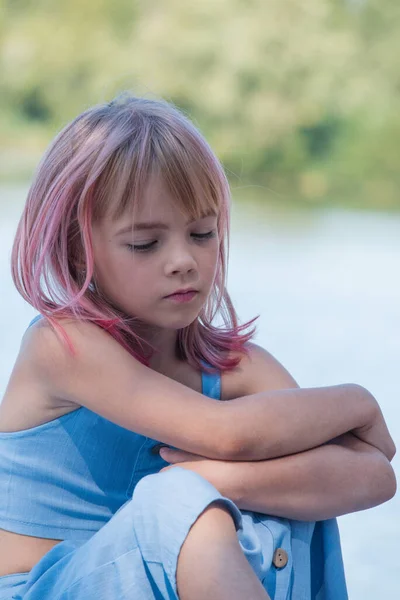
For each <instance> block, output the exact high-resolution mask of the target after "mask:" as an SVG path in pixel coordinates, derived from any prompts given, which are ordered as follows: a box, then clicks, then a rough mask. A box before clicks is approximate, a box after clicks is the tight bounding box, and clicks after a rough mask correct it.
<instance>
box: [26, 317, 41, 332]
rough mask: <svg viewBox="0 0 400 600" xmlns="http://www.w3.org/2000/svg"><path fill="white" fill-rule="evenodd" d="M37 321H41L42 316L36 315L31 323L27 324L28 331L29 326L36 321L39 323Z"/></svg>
mask: <svg viewBox="0 0 400 600" xmlns="http://www.w3.org/2000/svg"><path fill="white" fill-rule="evenodd" d="M39 319H43V315H36V317H35V318H34V319H32V321H31V322H30V323H29V325H28V329H29V327H30V326H31V325H33V324H34V323H36V321H39Z"/></svg>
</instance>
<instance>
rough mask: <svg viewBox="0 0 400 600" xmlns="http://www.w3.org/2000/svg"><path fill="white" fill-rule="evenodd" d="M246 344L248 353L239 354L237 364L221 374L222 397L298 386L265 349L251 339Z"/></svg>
mask: <svg viewBox="0 0 400 600" xmlns="http://www.w3.org/2000/svg"><path fill="white" fill-rule="evenodd" d="M245 347H246V349H247V354H243V353H241V354H240V363H239V364H238V366H237V367H236V368H235V369H233V370H231V371H225V372H224V373H223V374H222V377H221V399H222V400H231V399H233V398H241V397H243V396H250V395H251V394H257V393H258V392H263V391H268V390H277V389H287V388H295V387H298V384H297V383H296V381H295V380H294V379H293V377H292V376H291V374H290V373H289V372H288V371H287V369H286V368H285V367H284V366H283V365H282V364H281V363H280V362H279V361H278V360H277V359H276V358H275V357H274V356H273V355H272V354H271V353H270V352H268V351H267V350H266V349H265V348H263V347H262V346H259V345H258V344H255V343H254V342H247V344H246V346H245Z"/></svg>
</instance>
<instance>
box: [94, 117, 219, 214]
mask: <svg viewBox="0 0 400 600" xmlns="http://www.w3.org/2000/svg"><path fill="white" fill-rule="evenodd" d="M168 116H169V119H166V118H165V117H164V118H161V117H160V116H159V115H157V117H156V116H155V115H151V117H150V118H147V119H146V118H144V119H141V123H140V124H138V123H136V127H135V129H136V131H135V135H132V136H130V137H129V139H127V140H126V141H125V143H124V144H123V145H122V146H120V147H119V148H118V149H117V150H116V151H115V152H114V153H113V155H112V156H111V157H110V158H109V161H108V163H107V165H106V167H105V168H104V171H103V173H102V174H101V176H100V177H99V178H98V179H97V181H96V185H95V187H96V189H95V190H94V198H95V203H94V204H95V205H94V207H93V219H94V220H97V219H100V218H102V217H104V216H109V217H110V218H111V219H112V220H113V221H115V220H117V219H119V218H120V217H121V216H122V215H123V214H124V213H125V212H126V211H127V210H128V209H129V207H131V208H132V211H133V213H134V214H135V213H136V211H137V210H138V208H139V207H140V205H141V199H142V198H143V196H144V191H145V188H146V185H147V184H148V182H149V179H150V178H151V177H153V176H160V177H161V179H162V181H163V183H164V184H165V186H166V187H167V189H168V191H169V192H170V194H171V196H172V197H173V198H174V200H175V201H176V204H177V207H178V208H179V209H180V210H181V211H182V213H183V214H185V216H187V217H188V218H190V219H193V220H197V219H200V218H201V217H204V216H205V215H209V214H215V215H217V216H218V215H219V214H220V212H221V207H223V206H225V205H226V204H227V203H228V204H229V187H228V184H227V181H226V177H225V173H224V171H223V168H222V166H221V164H220V163H219V161H218V159H217V158H216V156H215V155H214V153H213V152H212V150H211V149H210V148H209V146H208V144H207V142H206V141H205V140H204V139H203V138H202V137H201V135H200V134H199V133H198V132H197V131H196V130H195V129H194V128H193V126H192V125H191V123H190V122H189V121H186V119H185V118H184V117H182V116H181V115H179V118H178V119H173V122H171V115H168ZM174 116H175V115H174ZM142 117H143V115H142ZM138 125H140V131H138Z"/></svg>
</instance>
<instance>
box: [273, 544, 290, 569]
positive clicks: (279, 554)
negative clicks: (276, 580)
mask: <svg viewBox="0 0 400 600" xmlns="http://www.w3.org/2000/svg"><path fill="white" fill-rule="evenodd" d="M272 562H273V563H274V565H275V567H276V568H277V569H283V567H286V565H287V563H288V555H287V552H285V550H284V549H283V548H277V549H276V550H275V552H274V556H273V558H272Z"/></svg>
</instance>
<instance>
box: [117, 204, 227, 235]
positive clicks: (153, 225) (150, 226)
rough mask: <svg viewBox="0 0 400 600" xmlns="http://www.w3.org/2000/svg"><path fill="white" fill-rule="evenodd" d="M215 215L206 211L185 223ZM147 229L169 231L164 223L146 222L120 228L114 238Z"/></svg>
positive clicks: (188, 223) (211, 211)
mask: <svg viewBox="0 0 400 600" xmlns="http://www.w3.org/2000/svg"><path fill="white" fill-rule="evenodd" d="M216 216H217V215H216V214H215V212H214V211H213V210H210V211H208V212H207V213H206V214H204V215H203V216H202V217H199V218H198V219H190V220H189V221H187V223H186V225H190V224H191V223H194V222H195V221H199V220H200V219H205V218H206V217H216ZM147 229H169V227H168V225H166V224H165V223H161V222H159V221H148V222H147V223H134V224H133V226H132V224H131V225H127V226H125V227H122V228H121V229H119V230H118V231H117V232H116V234H115V235H116V236H117V235H122V234H123V233H129V232H132V230H133V231H140V230H142V231H143V230H147Z"/></svg>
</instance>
